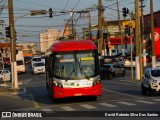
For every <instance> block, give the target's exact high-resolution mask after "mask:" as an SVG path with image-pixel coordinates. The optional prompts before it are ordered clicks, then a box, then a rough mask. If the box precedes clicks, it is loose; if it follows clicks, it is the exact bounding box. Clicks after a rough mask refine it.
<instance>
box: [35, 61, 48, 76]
mask: <svg viewBox="0 0 160 120" xmlns="http://www.w3.org/2000/svg"><path fill="white" fill-rule="evenodd" d="M32 69H33V73H34V74H38V73H45V64H44V62H43V61H40V62H34V63H33V68H32Z"/></svg>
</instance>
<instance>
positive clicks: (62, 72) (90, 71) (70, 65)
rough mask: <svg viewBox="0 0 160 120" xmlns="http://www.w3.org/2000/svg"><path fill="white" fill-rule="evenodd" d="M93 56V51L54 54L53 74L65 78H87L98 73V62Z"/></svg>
mask: <svg viewBox="0 0 160 120" xmlns="http://www.w3.org/2000/svg"><path fill="white" fill-rule="evenodd" d="M95 58H96V55H95V53H94V51H90V52H85V53H84V52H83V53H79V52H78V53H67V54H66V53H60V54H56V55H55V58H54V60H55V62H54V70H53V71H54V75H55V76H57V77H60V78H63V79H66V80H70V79H82V78H86V79H88V78H90V77H91V76H94V75H96V74H97V73H98V67H97V64H98V62H96V59H95ZM96 63H97V64H96Z"/></svg>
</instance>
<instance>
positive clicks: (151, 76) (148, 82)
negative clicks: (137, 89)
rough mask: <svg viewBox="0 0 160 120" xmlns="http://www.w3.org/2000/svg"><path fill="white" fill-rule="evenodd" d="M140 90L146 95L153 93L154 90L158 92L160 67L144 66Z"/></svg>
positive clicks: (159, 88) (159, 89) (159, 90)
mask: <svg viewBox="0 0 160 120" xmlns="http://www.w3.org/2000/svg"><path fill="white" fill-rule="evenodd" d="M141 92H142V94H143V95H146V93H147V92H149V95H150V96H152V95H154V93H155V92H160V67H155V68H146V69H145V70H144V74H143V77H142V83H141Z"/></svg>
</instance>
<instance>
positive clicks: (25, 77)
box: [0, 67, 160, 119]
mask: <svg viewBox="0 0 160 120" xmlns="http://www.w3.org/2000/svg"><path fill="white" fill-rule="evenodd" d="M130 75H131V71H130V70H127V73H126V76H125V77H120V76H119V77H115V78H113V79H111V80H108V79H105V80H102V96H99V97H98V99H97V100H96V101H92V100H90V99H88V98H81V97H80V98H69V99H62V100H61V101H60V102H58V103H54V101H53V100H52V99H51V98H50V97H49V96H48V93H47V90H46V86H45V75H44V74H38V75H34V74H32V71H31V68H30V67H27V72H26V73H25V74H19V75H18V79H19V82H20V83H21V86H24V87H25V88H26V89H27V91H28V93H26V94H20V95H4V96H0V101H1V102H0V110H1V111H4V110H5V111H11V110H16V111H41V112H44V113H48V112H49V113H50V114H51V116H52V115H54V113H56V112H57V111H60V112H63V111H64V112H65V111H67V112H68V111H72V112H74V111H86V112H87V111H94V112H95V111H97V112H98V111H103V112H113V113H115V112H118V111H120V112H123V111H124V112H125V111H129V112H130V113H131V112H136V111H140V112H143V111H147V112H154V111H160V109H159V108H160V104H159V103H160V96H159V94H157V95H155V96H153V97H150V96H148V95H146V96H142V95H141V91H140V82H131V81H130V80H129V79H130ZM50 114H49V115H50ZM73 114H74V113H73ZM86 114H87V113H85V114H84V113H82V116H83V115H86ZM88 114H89V113H88ZM93 114H95V113H93ZM57 115H58V113H57ZM102 117H103V116H102ZM112 118H114V117H112ZM132 118H133V117H132ZM143 118H144V117H143ZM143 118H142V119H143ZM55 119H64V118H63V114H62V118H60V117H58V118H55ZM68 119H69V118H68ZM72 119H73V118H72ZM79 119H80V118H79ZM104 119H105V118H104ZM124 119H127V117H125V118H124ZM152 119H157V117H152Z"/></svg>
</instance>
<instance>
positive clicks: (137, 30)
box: [135, 0, 140, 80]
mask: <svg viewBox="0 0 160 120" xmlns="http://www.w3.org/2000/svg"><path fill="white" fill-rule="evenodd" d="M135 15H136V16H135V20H136V26H135V37H136V66H135V67H136V71H135V72H136V80H140V61H139V59H140V58H139V51H140V50H139V47H140V45H139V35H140V34H139V22H140V19H139V0H135Z"/></svg>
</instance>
